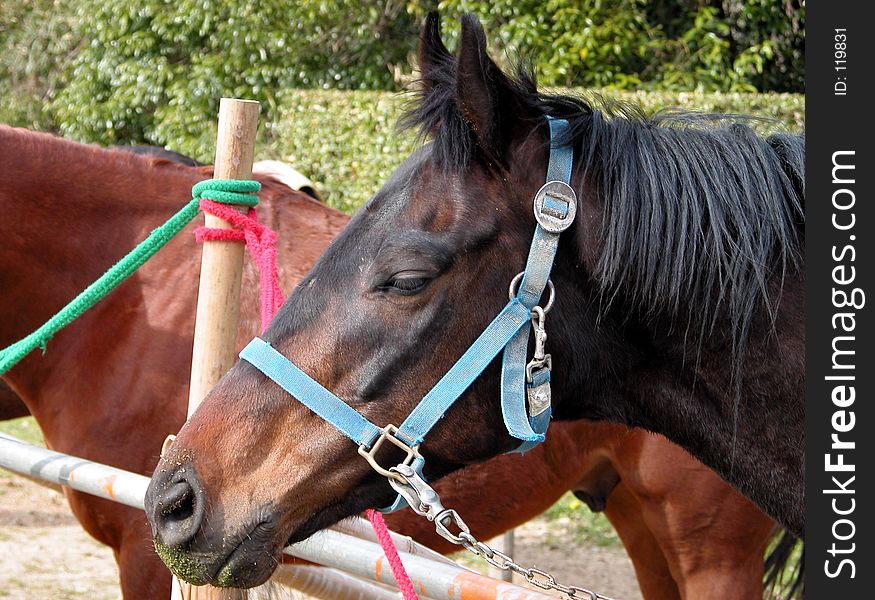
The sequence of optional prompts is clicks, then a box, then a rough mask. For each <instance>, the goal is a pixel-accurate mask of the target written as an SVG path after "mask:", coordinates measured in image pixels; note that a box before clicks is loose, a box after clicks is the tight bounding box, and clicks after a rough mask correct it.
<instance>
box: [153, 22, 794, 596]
mask: <svg viewBox="0 0 875 600" xmlns="http://www.w3.org/2000/svg"><path fill="white" fill-rule="evenodd" d="M485 39H486V38H485V34H484V32H483V30H482V27H481V26H480V24H479V22H477V20H476V19H475V18H473V17H472V16H470V15H469V16H468V17H466V18H465V19H463V22H462V33H461V37H460V43H459V47H460V51H459V56H458V58H456V57H454V56H453V55H451V54H450V53H449V52H448V51H447V49H446V47H445V46H444V45H443V43H442V42H441V40H440V28H439V25H438V23H437V18H436V17H435V16H432V17H430V19H429V22H428V23H427V25H426V29H425V31H424V34H423V38H422V44H421V49H420V68H421V71H422V76H423V81H424V85H423V92H422V97H421V98H420V101H419V102H418V103H417V104H416V105H414V106H413V107H412V109H411V111H410V112H409V113H408V117H407V121H408V122H409V123H412V124H414V125H417V126H419V127H420V128H421V130H422V131H423V132H425V133H426V134H428V135H430V136H431V142H430V143H429V144H426V145H424V146H423V147H421V148H420V149H418V150H416V151H415V152H414V153H413V154H412V155H411V156H410V157H409V158H408V159H407V161H405V163H404V164H402V165H401V166H400V167H399V168H398V170H397V171H396V172H395V173H394V174H393V176H392V177H391V178H390V179H389V180H388V181H387V182H386V184H385V185H384V186H383V188H382V189H381V190H380V191H378V192H377V193H376V194H375V195H374V197H373V198H371V200H370V201H369V202H368V203H367V204H366V205H365V206H364V207H363V208H362V209H361V210H360V211H359V212H358V213H357V214H356V216H355V217H354V218H353V219H352V220H351V221H350V223H349V225H348V226H347V227H346V229H345V230H344V231H343V233H342V234H341V235H340V236H339V237H338V238H337V240H335V242H334V243H333V244H332V245H331V246H330V247H329V248H328V249H327V250H326V252H325V253H324V254H323V255H322V256H321V257H320V259H319V261H318V262H317V263H316V265H315V266H314V268H313V270H312V271H311V272H310V273H309V274H308V275H307V277H306V278H305V279H304V281H303V282H302V283H301V284H299V286H298V287H297V288H296V290H295V292H294V293H293V294H292V295H291V296H290V297H289V298H288V299H287V301H286V302H285V304H284V305H283V307H282V309H281V310H280V312H279V314H278V315H277V317H276V318H275V319H274V320H273V322H272V324H271V325H270V327H269V328H268V329H267V331H266V332H265V333H264V334H263V335H262V336H261V337H262V340H261V342H260V343H259V344H258V347H259V348H262V349H268V350H269V355H270V356H271V357H272V358H271V360H273V361H274V363H273V364H274V365H278V364H281V365H282V367H280V368H282V369H285V370H286V373H296V375H294V378H296V380H297V381H301V380H302V377H309V378H310V380H309V381H310V383H308V384H307V385H308V388H309V389H310V390H318V389H321V390H330V392H331V393H333V395H332V396H328V395H327V394H325V393H324V392H318V391H316V392H315V393H313V394H312V396H310V395H308V396H307V397H299V396H295V395H294V394H291V393H289V392H287V391H286V390H287V389H289V385H286V386H283V387H280V386H279V385H277V384H276V383H275V379H274V376H275V374H271V376H270V377H268V376H266V375H265V371H263V370H262V369H263V365H264V363H261V365H257V364H256V363H257V362H258V361H256V360H253V361H249V360H245V361H243V360H241V361H239V362H238V363H237V364H236V365H235V366H234V367H232V369H231V370H230V371H229V372H228V373H227V374H226V375H225V377H224V378H223V379H222V380H221V381H220V382H219V383H218V384H217V385H216V387H215V388H214V389H213V390H212V391H211V393H210V394H209V395H208V396H207V398H206V400H205V401H204V403H203V404H202V405H201V406H200V408H199V410H198V411H197V413H196V414H194V415H193V416H192V418H191V420H190V421H189V422H188V423H187V424H186V426H185V427H183V429H182V430H181V432H180V435H179V436H178V437H177V440H176V443H175V444H174V447H173V449H172V451H171V452H170V454H169V455H168V456H166V457H165V459H166V460H164V461H162V462H161V463H160V464H159V466H158V468H157V469H156V471H155V473H154V475H153V478H152V482H151V484H150V486H149V490H148V492H147V494H146V513H147V516H148V517H149V519H150V521H151V522H152V524H153V528H154V531H155V542H156V546H157V548H158V550H159V553H164V555H165V556H167V557H168V562H169V563H174V564H169V566H170V567H171V569H173V568H174V566H178V565H180V564H185V565H186V569H185V571H186V572H185V577H186V578H190V580H191V581H192V582H207V581H211V582H215V583H217V584H225V585H230V584H233V585H237V586H247V585H255V584H258V583H259V582H261V581H264V580H265V579H266V578H267V577H269V575H270V572H271V569H270V563H269V562H268V561H264V560H263V557H264V556H265V555H270V556H279V553H280V551H281V549H282V548H283V547H284V546H285V545H286V544H288V543H290V542H294V541H297V540H299V539H303V538H305V537H307V536H309V535H310V534H312V533H313V532H314V531H317V530H319V529H321V528H324V527H327V526H329V525H331V524H332V523H334V522H336V521H338V520H340V519H343V518H345V517H347V516H349V515H352V514H357V513H358V512H360V511H361V510H363V509H365V508H367V507H370V506H383V505H385V504H386V503H387V502H389V501H391V499H392V498H393V497H394V491H393V489H392V488H391V487H390V485H389V481H388V480H387V478H386V477H385V476H384V475H383V474H381V473H380V472H379V471H378V470H377V469H372V468H371V466H370V465H369V463H368V462H367V461H365V460H363V459H362V456H360V453H361V452H363V450H365V449H367V448H369V447H370V443H371V442H369V441H367V440H373V439H374V436H373V435H371V436H369V437H365V436H362V435H357V434H355V433H350V431H349V430H350V429H351V428H349V427H347V428H346V431H342V428H341V427H336V426H335V425H333V424H332V423H329V422H328V421H326V420H325V419H323V418H322V417H321V416H319V415H318V414H317V412H315V411H312V410H310V409H308V408H307V407H306V406H305V405H304V404H306V403H310V402H311V401H313V400H314V399H318V401H319V402H321V403H322V407H321V408H322V410H321V412H322V413H324V414H325V415H327V416H331V414H333V415H335V416H336V415H338V414H342V415H343V416H344V418H345V420H346V421H347V422H350V423H358V424H363V423H365V419H366V420H367V421H368V422H369V423H368V427H369V428H370V430H369V431H373V430H375V429H377V428H383V427H388V425H390V424H394V425H396V426H398V425H403V424H404V423H405V419H407V418H408V417H409V415H411V413H412V411H413V410H414V408H415V407H416V406H418V403H419V401H420V399H422V398H424V397H425V396H426V394H427V393H429V391H430V390H432V389H434V386H436V384H437V383H438V381H439V380H440V378H441V377H442V376H443V375H444V374H445V373H448V371H449V370H450V369H451V368H455V367H454V365H456V363H457V361H458V360H459V358H460V357H463V355H464V357H463V362H462V363H460V365H464V366H462V367H461V368H462V369H463V370H464V372H461V371H458V370H454V371H453V375H455V376H456V377H455V379H454V380H453V381H455V382H458V381H461V380H464V381H466V382H467V381H468V379H467V376H468V375H469V374H473V375H478V374H480V373H481V367H480V364H479V363H477V364H476V368H475V366H474V363H473V361H472V362H466V359H467V358H468V356H467V355H465V353H466V352H467V350H468V349H469V348H471V347H472V345H473V344H474V343H475V341H476V340H477V339H478V336H480V335H481V333H482V332H483V331H484V330H486V328H487V327H488V326H489V324H490V322H492V321H493V319H495V318H496V315H498V314H499V312H500V311H502V310H503V307H508V309H509V310H511V311H512V310H515V309H517V308H519V306H520V305H522V306H523V307H525V306H526V305H525V304H524V303H523V302H522V301H521V300H519V298H516V297H515V298H514V300H513V301H512V302H511V303H508V292H507V289H508V284H510V283H511V282H512V281H513V280H514V279H515V276H516V275H517V274H518V273H519V272H520V271H521V269H523V268H524V266H525V265H526V260H527V259H526V257H527V256H528V255H529V249H530V247H532V246H533V243H532V239H533V232H534V231H535V226H536V220H535V214H533V210H532V199H533V198H535V197H536V193H537V192H538V190H539V188H541V187H542V186H543V185H544V181H545V173H547V163H548V156H549V154H550V151H549V147H550V145H551V141H550V140H551V135H550V127H549V126H548V121H547V119H546V117H547V116H553V117H557V118H562V119H565V120H566V121H567V122H568V124H569V125H568V127H569V129H568V133H567V135H566V136H565V137H564V138H562V139H560V140H557V141H555V142H554V145H559V146H571V147H573V149H574V153H575V161H574V165H573V166H574V170H573V171H572V173H571V178H570V180H571V184H572V186H573V189H575V190H576V195H577V197H578V198H579V204H578V210H577V212H576V217H574V218H573V219H572V218H569V221H571V222H569V223H568V226H569V230H568V231H567V232H566V233H565V234H563V236H562V239H561V241H560V242H559V245H558V250H557V252H556V258H555V261H554V264H553V269H552V274H551V277H552V280H553V282H555V288H556V290H557V295H556V302H555V306H553V309H552V312H551V313H550V317H549V323H550V325H549V331H550V340H549V343H550V352H551V353H552V355H553V362H552V384H551V385H552V386H553V395H552V399H553V406H554V412H553V415H554V416H555V417H556V418H558V419H567V420H573V419H580V418H593V419H596V420H608V421H615V422H620V423H623V424H628V425H636V426H642V427H644V428H648V429H650V430H652V431H656V432H660V433H664V434H665V435H666V436H667V437H669V439H672V440H673V441H676V442H677V443H679V444H680V445H681V446H683V447H685V448H686V449H687V450H688V451H690V452H691V453H692V454H694V455H695V456H697V457H698V458H700V459H701V460H702V462H703V463H705V464H706V465H708V466H710V467H712V468H714V469H715V470H716V471H717V472H718V473H719V474H720V475H721V476H723V477H724V478H725V479H726V480H727V481H729V482H730V483H731V484H732V485H734V486H735V487H736V488H738V489H739V490H741V491H742V492H744V493H745V494H746V495H747V496H748V497H749V498H751V499H752V500H753V501H754V502H755V503H757V505H758V506H760V508H762V509H763V510H764V511H766V512H767V513H769V514H771V515H772V516H773V517H774V518H775V519H776V520H778V521H779V522H780V523H781V524H782V525H784V526H786V527H787V528H788V529H790V530H791V531H792V532H793V533H794V534H796V535H800V534H801V533H802V531H803V529H804V511H803V493H802V491H803V460H802V459H803V448H802V446H803V444H802V441H803V435H802V431H803V418H802V417H803V403H802V399H803V398H804V379H805V377H804V340H805V331H804V320H803V319H802V318H801V316H802V314H803V310H802V308H803V291H804V281H803V276H802V273H801V269H800V265H801V260H802V259H801V255H800V243H801V240H802V237H803V236H804V225H803V223H804V221H803V215H802V189H801V178H802V174H803V173H804V161H803V156H804V151H803V149H804V142H803V140H802V139H801V138H800V137H798V136H783V135H781V136H773V137H770V138H768V139H764V138H761V137H759V136H758V135H756V134H755V133H754V132H753V131H752V130H751V129H749V128H748V127H747V126H746V125H744V124H743V123H737V122H730V123H728V124H726V123H724V124H722V125H717V126H713V127H704V126H702V122H703V119H702V117H701V116H699V115H683V114H678V115H673V116H672V117H671V118H668V120H667V121H666V118H655V119H647V118H645V117H643V116H640V115H638V116H636V114H635V113H634V111H629V114H627V115H625V116H622V115H618V116H617V117H616V118H608V117H607V116H606V115H605V112H604V111H602V110H600V109H598V108H597V107H594V106H592V105H591V104H588V103H586V102H584V101H582V100H580V99H575V98H572V97H567V96H555V95H549V94H543V93H539V92H538V91H537V88H536V86H535V84H534V82H533V80H532V79H531V78H530V77H527V76H526V75H525V74H520V75H518V76H516V77H509V76H508V75H506V74H505V73H503V72H502V71H501V70H500V68H499V67H498V66H497V65H496V64H495V63H494V62H493V61H492V60H491V59H490V58H489V57H488V55H487V52H486V47H485ZM672 123H680V124H681V125H682V126H677V127H673V126H671V125H672ZM563 189H564V188H563ZM563 193H564V194H565V195H564V197H566V198H570V197H571V194H570V193H565V192H563ZM545 202H546V201H545ZM555 203H556V204H557V205H560V206H561V205H562V203H560V202H559V201H558V200H556V201H555ZM570 204H571V201H570V200H568V201H565V203H564V206H570ZM546 210H547V209H544V211H545V212H546ZM551 210H553V209H551ZM556 210H557V211H558V210H559V209H558V208H557V209H556ZM572 212H573V211H571V210H570V209H569V210H568V211H567V212H562V213H561V214H564V215H572ZM538 214H539V215H540V217H541V219H539V221H538V222H540V223H542V225H543V218H545V217H544V214H542V213H538ZM557 214H560V213H557ZM545 227H546V226H545ZM523 281H524V282H525V281H526V280H525V279H524V280H523ZM778 299H780V303H779V302H778ZM545 301H546V299H545ZM504 314H505V315H511V319H512V318H517V322H518V323H519V326H522V325H523V324H524V323H525V321H524V319H523V316H517V317H514V316H513V315H515V313H513V312H508V313H504ZM502 322H503V323H509V322H510V319H508V320H507V321H502ZM507 329H510V325H507ZM490 332H491V335H490V336H489V337H488V338H487V340H488V341H491V340H494V339H495V338H496V337H500V336H499V335H498V334H497V333H496V332H495V330H490ZM269 347H270V348H269ZM481 348H482V347H481ZM490 348H491V350H495V348H494V346H491V347H490ZM478 356H479V357H481V358H482V357H484V356H495V354H494V353H493V354H489V353H488V352H482V353H480V354H479V355H478ZM292 362H293V363H294V365H297V370H294V369H292V365H291V364H290V363H292ZM500 363H501V361H500V360H493V361H491V363H490V364H489V365H485V366H484V367H485V370H482V374H480V375H479V376H477V378H476V380H474V381H473V383H472V384H471V385H470V386H468V387H466V388H465V389H464V390H458V391H459V394H455V393H454V394H453V396H452V399H453V400H458V401H457V402H455V404H453V405H449V404H448V403H446V402H443V400H446V399H447V398H446V396H441V397H440V400H441V402H439V403H436V404H439V406H437V408H436V410H434V411H433V414H432V415H430V417H433V418H429V419H428V424H429V425H434V427H433V429H431V430H430V431H429V432H428V435H424V433H423V429H424V427H418V428H417V430H416V431H413V432H408V433H409V435H408V436H406V439H405V435H404V434H398V435H396V436H394V437H393V439H394V440H395V441H396V442H397V443H398V445H399V446H405V447H408V448H409V445H417V446H418V447H419V450H420V451H421V453H422V456H423V457H424V458H425V467H424V474H425V476H426V477H427V478H428V479H429V480H430V481H436V480H438V479H440V478H441V477H442V476H444V475H447V474H448V473H450V472H452V471H454V470H457V469H459V468H461V467H462V466H464V465H468V464H473V463H477V462H482V461H484V460H486V459H488V458H491V457H494V456H496V455H498V454H500V453H502V452H506V451H508V450H510V449H512V448H514V447H516V446H517V444H518V440H515V439H514V438H513V437H511V435H510V433H509V432H508V429H507V428H506V426H505V420H504V419H503V418H502V410H501V407H500V406H499V401H500V398H499V394H498V393H497V391H498V389H499V380H500V376H501V369H500ZM465 369H466V370H465ZM301 372H303V373H304V375H301ZM312 380H315V381H316V382H318V384H317V385H319V386H321V388H316V387H315V386H314V385H313V383H312ZM517 381H520V382H521V381H522V375H519V374H518V376H517ZM290 385H291V384H290ZM291 387H295V386H294V385H291ZM297 389H302V388H297ZM515 391H518V392H519V393H520V394H522V393H523V390H522V389H521V384H520V388H519V389H515ZM302 393H308V392H302ZM338 399H340V400H338ZM329 403H333V406H334V408H331V409H330V410H331V411H332V413H329V410H326V407H327V406H329V405H330V404H329ZM340 403H343V404H345V409H346V410H347V412H345V413H340V412H339V411H340V410H342V409H340V408H339V407H340V406H341V404H340ZM310 406H312V404H310ZM354 412H357V413H358V414H355V415H353V413H354ZM420 414H421V413H420ZM374 424H377V425H374ZM362 428H364V425H362ZM386 431H391V430H388V429H387V430H386ZM244 432H245V433H244ZM344 434H346V435H344ZM388 435H392V434H391V433H390V434H388ZM351 439H356V443H353V442H352V441H351ZM381 439H383V438H381ZM419 442H422V444H421V446H419ZM578 443H581V444H583V443H585V440H583V439H581V440H578ZM388 446H389V445H388V444H386V445H385V446H384V447H383V448H384V451H383V453H382V454H381V456H380V457H379V463H380V464H381V465H384V466H391V465H396V464H398V462H400V460H401V459H402V458H403V457H404V455H403V454H402V452H401V450H399V448H398V447H392V448H391V450H389V451H386V449H387V447H388ZM216 448H222V452H221V453H217V452H215V449H216ZM411 452H412V450H411ZM527 475H528V474H527V472H524V473H521V474H520V476H521V477H526V476H527ZM396 476H398V477H402V476H401V475H398V474H397V473H396ZM402 478H404V479H405V481H407V479H406V478H405V477H402ZM265 481H270V482H271V485H265V483H264V482H265ZM396 482H397V480H396ZM204 506H209V507H210V508H211V510H210V511H209V512H207V511H205V510H204V508H203V507H204ZM444 514H445V513H444ZM450 525H452V523H450ZM171 557H172V558H173V560H170V558H171ZM255 557H259V558H261V560H258V567H257V568H254V567H252V563H253V560H254V558H255ZM220 573H221V577H219V578H217V577H218V576H219V574H220Z"/></svg>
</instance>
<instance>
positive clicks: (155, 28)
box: [49, 0, 416, 153]
mask: <svg viewBox="0 0 875 600" xmlns="http://www.w3.org/2000/svg"><path fill="white" fill-rule="evenodd" d="M401 7H403V5H399V6H395V7H393V6H392V3H385V6H380V10H377V4H376V3H373V2H372V3H361V2H356V1H354V0H320V1H319V2H288V1H287V0H236V1H234V2H227V1H224V0H175V1H174V2H172V3H170V2H167V1H166V0H123V1H122V0H79V1H77V2H75V16H76V17H75V21H76V23H77V25H76V28H75V35H77V36H78V37H79V38H80V39H82V40H83V41H84V42H86V43H85V45H84V47H83V48H82V49H81V51H80V52H79V53H78V54H77V56H76V58H75V60H74V61H73V64H72V70H71V71H70V73H69V76H68V81H67V83H66V85H65V86H64V87H63V89H61V90H60V91H59V92H58V94H57V97H56V98H55V99H54V100H53V101H52V103H51V105H50V107H49V111H50V113H51V114H52V117H53V119H54V120H55V122H56V123H57V124H58V126H59V128H60V130H61V131H62V132H63V133H64V134H65V135H69V136H72V137H75V138H77V139H83V140H99V141H101V142H102V143H114V142H122V141H131V142H151V143H161V144H169V145H172V146H174V147H176V148H178V149H179V150H180V151H182V152H188V153H196V152H195V150H196V148H197V147H198V145H202V144H203V143H206V142H208V140H209V137H210V136H209V135H208V134H206V132H208V129H209V128H208V127H206V124H207V123H208V122H210V121H211V120H212V119H213V118H214V115H215V112H216V110H217V108H218V101H219V98H220V97H222V96H237V97H247V98H252V99H255V100H259V101H261V102H262V106H263V110H264V111H265V112H266V116H267V117H268V119H270V118H271V115H272V111H273V110H274V109H275V108H276V98H275V94H276V93H277V90H282V89H286V88H290V87H327V86H331V87H337V88H369V87H370V88H391V87H392V86H393V81H394V75H393V72H392V71H391V69H392V68H393V67H394V66H395V65H397V64H399V63H405V62H406V60H407V53H408V47H409V44H410V41H411V40H412V39H415V35H416V34H415V31H416V26H415V24H414V22H413V17H412V15H410V14H409V13H408V12H407V11H405V10H403V9H402V8H401ZM399 36H400V37H401V38H402V39H398V38H399ZM205 135H206V137H204V136H205Z"/></svg>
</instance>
